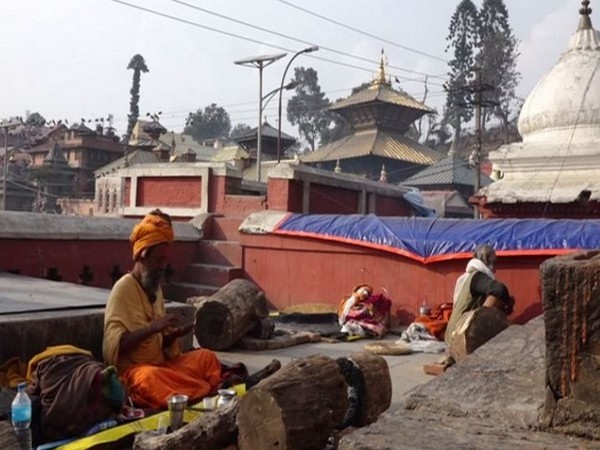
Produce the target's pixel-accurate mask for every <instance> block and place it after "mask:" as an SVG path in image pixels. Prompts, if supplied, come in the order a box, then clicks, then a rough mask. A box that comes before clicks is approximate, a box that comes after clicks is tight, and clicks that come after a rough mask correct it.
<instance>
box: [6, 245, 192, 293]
mask: <svg viewBox="0 0 600 450" xmlns="http://www.w3.org/2000/svg"><path fill="white" fill-rule="evenodd" d="M197 252H198V242H195V241H190V242H181V241H178V242H174V243H173V244H172V245H171V250H170V258H169V264H170V265H171V267H172V268H173V270H174V271H175V273H174V275H173V280H174V281H176V280H178V279H181V276H182V275H183V269H184V268H185V267H186V266H187V265H188V264H190V263H191V262H193V261H195V259H196V257H197ZM0 255H12V257H10V258H0V271H18V272H19V274H20V275H26V276H30V277H35V278H45V277H46V275H47V272H48V270H49V269H50V268H54V269H57V271H58V274H59V275H60V276H61V277H62V281H67V282H70V283H77V282H78V279H79V274H81V273H82V272H83V266H89V268H90V270H91V272H92V273H93V280H92V281H91V283H90V286H95V287H101V288H110V287H111V286H112V281H111V277H110V274H111V272H112V271H113V268H114V266H119V268H120V271H121V272H123V273H126V272H127V271H129V270H130V269H131V268H132V267H133V262H132V256H131V244H130V243H129V241H127V240H122V241H115V240H110V241H108V240H45V239H44V240H42V239H0Z"/></svg>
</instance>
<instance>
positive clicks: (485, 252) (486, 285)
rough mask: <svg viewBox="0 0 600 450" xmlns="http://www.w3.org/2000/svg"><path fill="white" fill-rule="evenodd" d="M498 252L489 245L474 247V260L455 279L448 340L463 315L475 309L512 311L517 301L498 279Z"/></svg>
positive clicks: (447, 341)
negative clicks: (496, 274)
mask: <svg viewBox="0 0 600 450" xmlns="http://www.w3.org/2000/svg"><path fill="white" fill-rule="evenodd" d="M496 261H497V256H496V251H495V250H494V249H493V248H492V247H491V246H489V245H487V244H482V245H478V246H477V247H476V248H475V252H474V255H473V259H471V260H470V261H469V263H468V264H467V268H466V270H465V273H464V274H462V275H461V276H460V277H459V278H458V280H456V286H455V287H454V298H453V301H454V307H453V309H452V315H451V316H450V320H449V321H448V326H447V328H446V343H449V342H450V337H451V336H452V332H453V331H454V329H455V328H456V324H457V322H458V320H459V319H460V317H461V316H462V315H463V314H464V313H466V312H468V311H472V310H474V309H476V308H479V307H482V306H486V307H496V308H499V309H500V310H502V311H503V312H504V313H505V314H506V315H510V314H511V313H512V310H513V306H514V300H513V299H512V297H511V296H510V295H509V293H508V289H507V288H506V286H505V285H504V284H503V283H500V282H498V281H496V276H495V272H496Z"/></svg>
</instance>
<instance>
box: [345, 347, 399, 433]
mask: <svg viewBox="0 0 600 450" xmlns="http://www.w3.org/2000/svg"><path fill="white" fill-rule="evenodd" d="M348 359H349V360H350V361H353V362H354V363H356V365H357V366H358V367H359V369H360V372H361V373H362V378H363V383H364V390H363V395H362V396H361V399H360V408H359V411H358V415H357V417H356V419H355V421H354V423H353V424H352V425H354V426H358V427H362V426H365V425H368V424H370V423H373V422H375V421H376V420H377V418H378V417H379V415H380V414H381V413H383V412H384V411H386V410H387V409H388V408H389V407H390V405H391V404H392V378H391V377H390V369H389V367H388V364H387V361H386V360H385V358H383V357H381V356H379V355H374V354H372V353H370V352H361V353H353V354H351V355H350V358H348Z"/></svg>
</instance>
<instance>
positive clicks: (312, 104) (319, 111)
mask: <svg viewBox="0 0 600 450" xmlns="http://www.w3.org/2000/svg"><path fill="white" fill-rule="evenodd" d="M293 81H294V82H296V83H297V85H296V94H295V95H294V96H293V97H292V98H290V100H289V101H288V104H287V119H288V121H289V122H290V123H291V124H292V125H298V131H299V133H300V136H301V137H302V138H304V139H305V140H306V142H307V143H308V145H309V148H310V151H315V148H316V144H317V142H320V141H321V140H322V136H323V134H324V133H326V130H327V129H328V128H329V124H330V123H331V120H332V119H331V116H330V114H329V112H328V111H327V108H328V107H329V99H328V98H327V97H325V94H324V93H323V92H321V87H320V86H319V77H318V75H317V72H316V71H315V70H314V69H313V68H311V67H309V68H307V69H305V68H304V67H296V68H295V69H294V79H293Z"/></svg>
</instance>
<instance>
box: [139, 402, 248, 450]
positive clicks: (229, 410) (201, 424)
mask: <svg viewBox="0 0 600 450" xmlns="http://www.w3.org/2000/svg"><path fill="white" fill-rule="evenodd" d="M238 409H239V401H238V400H237V399H234V401H233V402H231V404H229V405H227V406H224V407H222V408H218V409H215V410H214V411H210V412H206V413H204V414H202V415H201V416H200V417H198V418H197V419H195V420H194V421H192V422H190V423H188V424H187V425H185V426H183V427H181V428H180V429H179V430H177V431H175V432H173V433H170V434H165V435H162V436H156V435H155V434H154V433H152V432H147V433H140V434H138V435H137V436H136V437H135V443H134V447H133V448H134V450H164V449H169V450H220V449H223V448H226V447H229V446H230V445H234V444H235V443H236V441H237V424H236V416H237V413H238Z"/></svg>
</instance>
